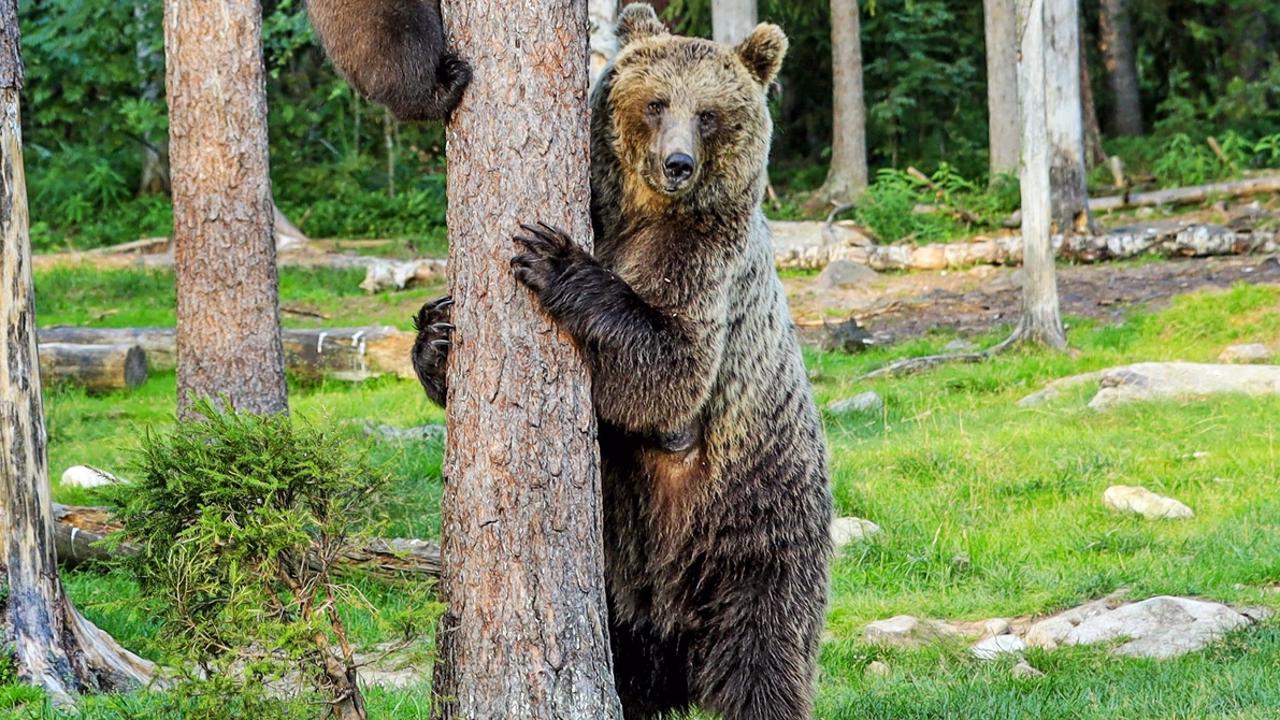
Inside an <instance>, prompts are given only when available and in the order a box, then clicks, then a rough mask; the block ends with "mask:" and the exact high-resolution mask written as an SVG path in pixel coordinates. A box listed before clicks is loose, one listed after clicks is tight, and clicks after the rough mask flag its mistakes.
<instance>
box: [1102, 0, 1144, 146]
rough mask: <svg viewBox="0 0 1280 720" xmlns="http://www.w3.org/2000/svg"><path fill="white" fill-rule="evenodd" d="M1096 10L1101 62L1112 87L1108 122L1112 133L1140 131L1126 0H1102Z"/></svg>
mask: <svg viewBox="0 0 1280 720" xmlns="http://www.w3.org/2000/svg"><path fill="white" fill-rule="evenodd" d="M1100 4H1101V12H1100V13H1099V14H1098V26H1099V30H1100V37H1099V38H1098V46H1099V47H1100V48H1101V49H1102V62H1103V64H1104V65H1105V66H1106V69H1107V86H1108V87H1109V88H1110V89H1111V114H1110V115H1109V116H1108V118H1107V125H1108V127H1109V129H1110V131H1111V133H1112V134H1114V135H1141V134H1142V98H1141V97H1140V96H1139V94H1138V63H1137V61H1136V60H1135V58H1134V54H1133V28H1132V26H1131V25H1130V23H1129V0H1101V3H1100Z"/></svg>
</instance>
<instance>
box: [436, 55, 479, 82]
mask: <svg viewBox="0 0 1280 720" xmlns="http://www.w3.org/2000/svg"><path fill="white" fill-rule="evenodd" d="M436 73H437V74H438V75H439V76H440V79H441V80H442V81H443V82H444V85H445V86H447V87H450V88H458V89H461V88H464V87H466V86H467V85H468V84H469V83H470V82H471V66H470V65H468V64H467V61H466V60H463V59H462V58H460V57H458V56H457V55H454V54H453V53H448V54H446V55H445V56H444V57H442V58H440V66H439V68H438V69H437V70H436Z"/></svg>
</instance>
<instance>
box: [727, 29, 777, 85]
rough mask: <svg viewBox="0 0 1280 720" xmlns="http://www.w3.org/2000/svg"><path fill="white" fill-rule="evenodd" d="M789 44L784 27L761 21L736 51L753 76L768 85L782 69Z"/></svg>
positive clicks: (762, 83)
mask: <svg viewBox="0 0 1280 720" xmlns="http://www.w3.org/2000/svg"><path fill="white" fill-rule="evenodd" d="M789 44H790V43H788V41H787V36H786V34H785V33H783V32H782V28H780V27H778V26H777V25H773V24H770V23H760V24H759V25H757V26H756V29H755V30H752V31H751V34H750V35H748V36H747V39H746V40H743V41H742V42H741V43H739V44H738V47H737V48H736V49H735V51H736V52H737V53H738V59H739V60H741V61H742V64H743V65H746V66H747V70H749V71H750V72H751V75H752V77H754V78H755V79H756V81H757V82H759V83H760V84H761V85H763V86H765V87H768V86H769V83H771V82H773V79H774V78H776V77H777V76H778V71H779V70H781V69H782V58H783V57H785V56H786V54H787V47H788V46H789Z"/></svg>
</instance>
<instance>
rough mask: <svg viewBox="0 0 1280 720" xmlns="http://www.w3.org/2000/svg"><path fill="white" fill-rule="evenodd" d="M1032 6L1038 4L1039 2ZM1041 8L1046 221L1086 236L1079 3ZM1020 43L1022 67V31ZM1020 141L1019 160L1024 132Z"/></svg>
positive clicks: (1066, 0)
mask: <svg viewBox="0 0 1280 720" xmlns="http://www.w3.org/2000/svg"><path fill="white" fill-rule="evenodd" d="M1019 1H1020V2H1021V3H1023V4H1025V3H1027V2H1029V0H1019ZM1036 4H1037V5H1039V4H1040V3H1039V1H1038V2H1037V3H1036ZM1043 4H1044V84H1045V87H1044V94H1045V98H1044V101H1045V107H1046V108H1047V110H1048V121H1049V128H1048V143H1049V146H1048V147H1049V186H1050V189H1051V190H1052V191H1053V205H1052V212H1051V217H1052V220H1053V224H1054V226H1055V227H1056V228H1057V230H1058V232H1061V233H1072V232H1088V231H1090V230H1091V229H1092V226H1093V219H1092V216H1091V215H1090V214H1089V191H1088V186H1087V184H1086V169H1085V152H1084V112H1083V107H1084V106H1083V101H1082V100H1081V97H1080V0H1043ZM1022 43H1023V50H1022V52H1023V58H1022V60H1023V61H1024V62H1025V61H1026V57H1025V53H1026V50H1025V45H1026V31H1024V32H1023V34H1022ZM1033 62H1034V61H1033ZM1025 89H1026V84H1025V83H1022V82H1020V83H1019V90H1025ZM1024 102H1025V101H1024ZM1022 141H1023V143H1024V145H1023V153H1024V159H1025V156H1026V155H1025V154H1026V152H1027V148H1026V145H1025V143H1026V141H1027V136H1026V134H1025V132H1024V134H1023V136H1022Z"/></svg>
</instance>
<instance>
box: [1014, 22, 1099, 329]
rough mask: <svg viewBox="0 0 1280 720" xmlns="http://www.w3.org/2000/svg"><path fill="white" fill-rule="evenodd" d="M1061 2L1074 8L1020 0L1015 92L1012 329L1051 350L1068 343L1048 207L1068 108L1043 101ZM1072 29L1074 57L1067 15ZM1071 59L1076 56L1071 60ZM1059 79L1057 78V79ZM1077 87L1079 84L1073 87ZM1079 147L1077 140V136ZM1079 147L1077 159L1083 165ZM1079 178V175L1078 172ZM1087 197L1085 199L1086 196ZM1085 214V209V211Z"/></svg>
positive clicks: (1073, 67) (1056, 51)
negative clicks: (1018, 260) (1017, 232)
mask: <svg viewBox="0 0 1280 720" xmlns="http://www.w3.org/2000/svg"><path fill="white" fill-rule="evenodd" d="M1054 3H1059V4H1064V5H1071V6H1073V7H1074V5H1075V3H1074V0H1019V11H1020V12H1019V17H1018V25H1019V33H1018V35H1019V37H1020V38H1021V46H1020V48H1019V63H1018V91H1019V93H1018V95H1019V98H1020V99H1021V103H1022V176H1021V177H1022V183H1021V184H1022V268H1023V274H1024V278H1023V281H1022V319H1021V321H1019V323H1018V327H1017V329H1016V330H1014V337H1015V338H1017V339H1018V340H1022V341H1028V342H1035V343H1041V344H1044V345H1048V346H1050V347H1055V348H1064V347H1066V345H1067V338H1066V332H1065V331H1064V330H1063V327H1062V318H1061V315H1060V311H1059V305H1058V280H1057V277H1056V274H1055V269H1054V265H1053V262H1054V260H1053V245H1052V243H1051V242H1050V238H1051V234H1052V233H1051V229H1050V226H1051V224H1052V217H1051V205H1052V198H1051V196H1052V189H1051V184H1050V183H1051V180H1052V177H1053V168H1052V165H1051V163H1052V162H1053V157H1052V156H1053V155H1056V154H1057V152H1055V151H1057V150H1059V148H1055V147H1051V145H1050V136H1051V135H1052V132H1053V130H1052V126H1053V123H1054V122H1055V121H1061V122H1066V121H1067V120H1068V118H1065V117H1062V116H1065V115H1069V114H1070V112H1066V113H1064V112H1062V108H1055V107H1053V106H1052V105H1048V104H1047V103H1050V102H1052V101H1053V100H1052V94H1051V92H1050V91H1051V90H1052V89H1053V83H1051V81H1050V78H1049V77H1047V75H1048V74H1049V73H1050V72H1052V71H1053V70H1054V68H1055V67H1059V66H1058V65H1057V64H1056V63H1055V60H1059V61H1060V60H1061V58H1060V57H1059V56H1060V55H1061V54H1062V51H1063V49H1064V46H1062V45H1060V44H1059V45H1058V46H1057V47H1055V46H1054V44H1055V43H1061V42H1068V40H1064V39H1062V38H1060V37H1057V34H1056V33H1052V32H1051V31H1052V30H1053V29H1054V28H1053V23H1054V22H1055V21H1057V18H1058V17H1059V16H1058V15H1055V14H1054V13H1053V12H1052V11H1051V8H1050V7H1048V6H1049V5H1050V4H1054ZM1068 17H1069V20H1070V22H1069V23H1067V24H1068V25H1070V27H1071V28H1072V32H1071V33H1070V34H1071V35H1072V37H1071V38H1070V39H1069V42H1070V44H1069V45H1067V46H1065V47H1067V48H1070V49H1071V53H1070V54H1072V55H1074V53H1075V51H1076V50H1077V49H1078V44H1077V41H1076V38H1075V37H1074V34H1075V28H1076V27H1077V24H1076V17H1075V14H1074V13H1070V14H1069V15H1068ZM1072 59H1073V60H1074V58H1072ZM1066 67H1067V68H1069V72H1068V73H1067V74H1068V75H1069V76H1070V78H1073V79H1074V80H1075V81H1077V82H1078V81H1079V78H1080V75H1079V72H1078V67H1079V66H1078V63H1077V62H1073V63H1070V64H1068V65H1067V66H1066ZM1059 79H1061V78H1059ZM1077 90H1078V88H1077ZM1076 100H1077V101H1076V102H1075V103H1074V104H1073V105H1072V106H1071V107H1072V108H1074V111H1075V122H1076V127H1077V128H1079V125H1080V122H1079V121H1080V103H1079V96H1078V95H1077V98H1076ZM1076 143H1077V145H1079V144H1080V138H1079V137H1078V136H1077V140H1076ZM1080 149H1082V148H1078V149H1077V155H1076V158H1077V159H1076V162H1078V163H1079V164H1080V165H1081V173H1083V159H1082V158H1080V157H1079V154H1078V151H1079V150H1080ZM1081 181H1082V182H1083V175H1082V176H1081ZM1086 199H1087V197H1086ZM1086 212H1087V210H1086Z"/></svg>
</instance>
